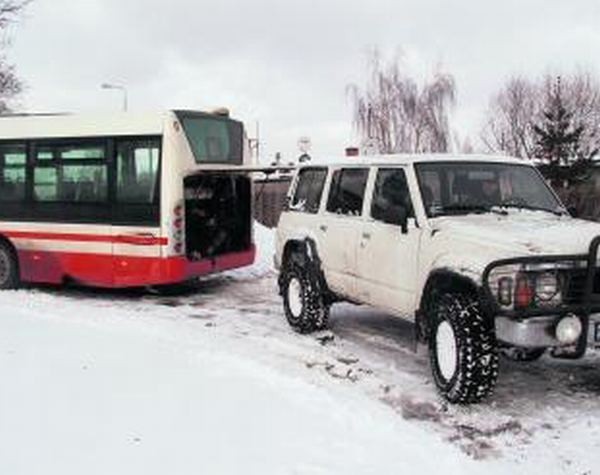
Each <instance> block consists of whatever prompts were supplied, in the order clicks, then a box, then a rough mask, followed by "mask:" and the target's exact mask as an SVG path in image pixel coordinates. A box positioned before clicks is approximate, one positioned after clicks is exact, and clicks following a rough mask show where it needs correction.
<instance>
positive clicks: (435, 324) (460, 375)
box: [429, 293, 498, 404]
mask: <svg viewBox="0 0 600 475" xmlns="http://www.w3.org/2000/svg"><path fill="white" fill-rule="evenodd" d="M432 303H433V305H432V306H431V308H430V315H429V318H430V324H431V333H430V338H429V358H430V361H431V370H432V373H433V378H434V381H435V384H436V386H437V388H438V391H439V392H440V394H441V395H442V396H443V397H444V398H445V399H446V400H447V401H449V402H451V403H455V404H472V403H477V402H480V401H482V400H483V399H485V398H487V397H488V396H490V395H491V394H492V392H493V391H494V387H495V385H496V380H497V378H498V345H497V342H496V335H495V329H494V325H493V321H492V320H491V319H489V318H486V315H485V314H484V312H483V311H482V309H481V306H480V303H479V300H478V299H477V298H476V297H474V296H471V295H469V294H460V293H445V294H441V295H438V296H437V297H436V298H435V301H434V302H432Z"/></svg>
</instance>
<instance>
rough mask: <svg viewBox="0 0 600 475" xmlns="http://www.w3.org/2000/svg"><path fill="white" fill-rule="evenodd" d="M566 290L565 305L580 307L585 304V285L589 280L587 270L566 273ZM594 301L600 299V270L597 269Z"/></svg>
mask: <svg viewBox="0 0 600 475" xmlns="http://www.w3.org/2000/svg"><path fill="white" fill-rule="evenodd" d="M565 279H566V289H567V291H566V292H565V294H564V297H563V299H564V303H565V304H566V305H579V304H582V303H583V299H584V296H585V284H586V280H587V269H571V270H569V271H566V272H565ZM591 297H592V301H594V300H599V299H600V268H598V267H597V268H596V272H595V274H594V286H593V288H592V295H591Z"/></svg>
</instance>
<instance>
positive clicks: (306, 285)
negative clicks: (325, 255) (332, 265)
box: [281, 255, 329, 333]
mask: <svg viewBox="0 0 600 475" xmlns="http://www.w3.org/2000/svg"><path fill="white" fill-rule="evenodd" d="M295 257H297V256H294V255H292V256H290V259H289V260H288V262H286V263H285V265H284V266H283V269H282V279H281V291H282V296H283V309H284V312H285V317H286V319H287V321H288V323H289V324H290V326H291V327H292V328H293V329H294V330H295V331H297V332H298V333H311V332H314V331H319V330H324V329H325V328H327V324H328V321H329V305H327V304H326V302H325V300H324V296H323V295H322V294H321V291H320V286H319V285H318V281H317V277H316V276H314V275H311V270H310V266H308V265H307V264H308V262H307V260H306V259H301V258H295ZM302 257H304V256H302ZM303 263H304V264H303Z"/></svg>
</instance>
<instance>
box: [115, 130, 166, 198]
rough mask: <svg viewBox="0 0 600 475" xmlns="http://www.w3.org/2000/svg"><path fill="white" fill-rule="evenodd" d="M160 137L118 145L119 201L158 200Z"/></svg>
mask: <svg viewBox="0 0 600 475" xmlns="http://www.w3.org/2000/svg"><path fill="white" fill-rule="evenodd" d="M159 155H160V141H159V140H135V141H126V142H121V143H119V145H118V146H117V201H118V202H120V203H137V204H152V203H156V202H157V201H158V165H159Z"/></svg>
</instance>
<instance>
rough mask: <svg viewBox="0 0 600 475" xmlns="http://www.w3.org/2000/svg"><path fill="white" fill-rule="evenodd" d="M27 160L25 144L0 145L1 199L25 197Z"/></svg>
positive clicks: (11, 199) (12, 199) (10, 199)
mask: <svg viewBox="0 0 600 475" xmlns="http://www.w3.org/2000/svg"><path fill="white" fill-rule="evenodd" d="M26 162H27V151H26V147H25V145H24V144H19V145H2V146H0V201H21V200H23V199H25V166H26Z"/></svg>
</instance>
